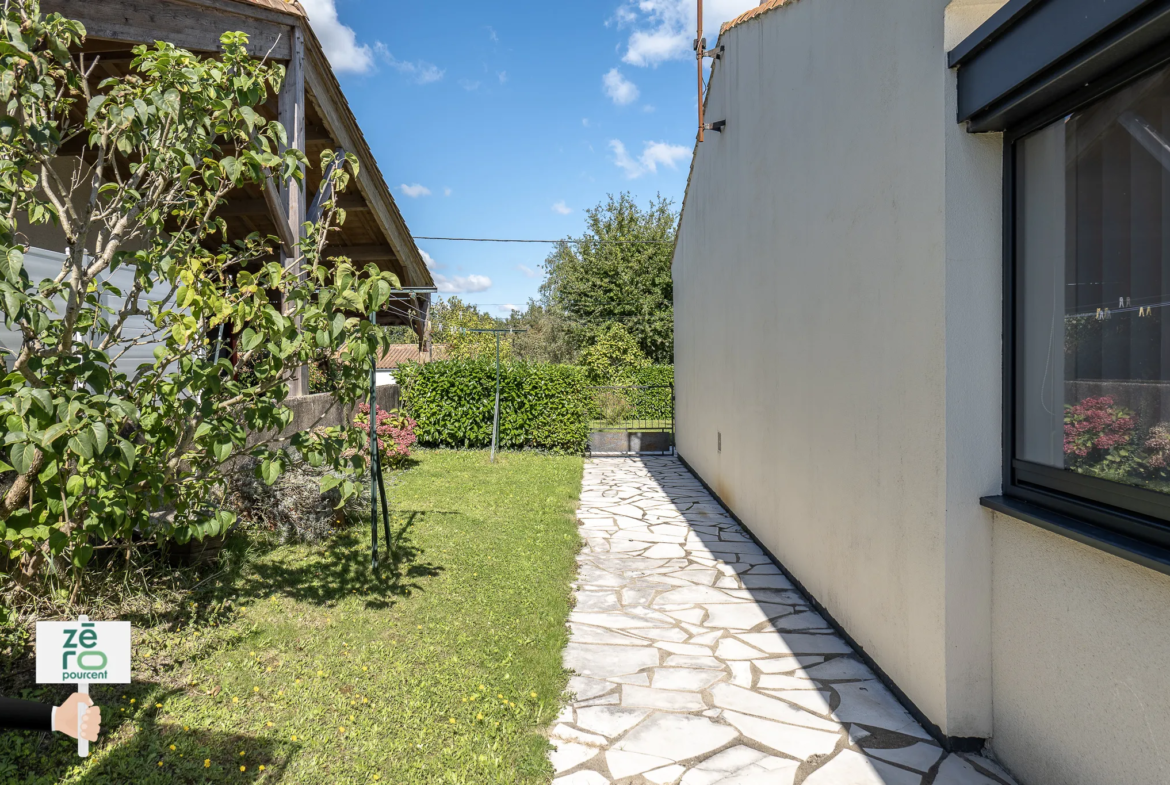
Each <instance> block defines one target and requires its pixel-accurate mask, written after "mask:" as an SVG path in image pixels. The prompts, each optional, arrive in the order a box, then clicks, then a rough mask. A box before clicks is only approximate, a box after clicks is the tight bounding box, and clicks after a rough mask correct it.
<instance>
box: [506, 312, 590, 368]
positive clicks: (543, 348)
mask: <svg viewBox="0 0 1170 785" xmlns="http://www.w3.org/2000/svg"><path fill="white" fill-rule="evenodd" d="M508 326H509V327H515V328H517V329H523V330H526V331H527V332H523V333H517V334H516V335H515V336H513V337H512V339H511V340H512V354H513V356H514V357H515V358H516V359H518V360H527V361H528V362H537V363H556V364H559V365H571V364H573V363H574V362H576V360H577V345H576V342H575V341H574V338H573V331H572V329H571V327H570V326H569V323H568V321H567V320H566V319H565V315H564V314H562V313H560V312H559V311H557V310H556V309H554V308H552V307H550V306H548V305H544V304H541V303H539V302H537V301H536V300H529V301H528V308H527V309H526V310H523V311H514V312H513V313H512V315H511V316H509V317H508Z"/></svg>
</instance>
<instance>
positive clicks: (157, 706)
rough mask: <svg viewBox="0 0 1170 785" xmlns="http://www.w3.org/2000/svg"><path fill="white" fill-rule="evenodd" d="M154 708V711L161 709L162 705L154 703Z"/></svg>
mask: <svg viewBox="0 0 1170 785" xmlns="http://www.w3.org/2000/svg"><path fill="white" fill-rule="evenodd" d="M154 707H155V708H156V709H161V708H162V704H161V703H156V704H154Z"/></svg>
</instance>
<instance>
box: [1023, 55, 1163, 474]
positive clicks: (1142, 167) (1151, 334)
mask: <svg viewBox="0 0 1170 785" xmlns="http://www.w3.org/2000/svg"><path fill="white" fill-rule="evenodd" d="M1016 173H1017V180H1016V203H1017V210H1018V212H1017V216H1016V239H1015V242H1016V246H1015V251H1016V258H1017V261H1018V266H1017V277H1016V287H1017V298H1016V308H1017V311H1016V325H1017V331H1018V338H1017V343H1016V363H1017V365H1016V384H1017V389H1016V400H1017V403H1016V406H1017V410H1016V445H1015V446H1016V456H1017V457H1019V458H1022V459H1024V460H1027V461H1032V462H1035V463H1041V464H1044V465H1047V466H1052V467H1056V468H1061V469H1065V470H1067V471H1073V472H1079V473H1082V474H1089V475H1093V476H1097V477H1102V478H1105V479H1110V480H1115V481H1118V482H1123V483H1127V484H1131V485H1138V486H1142V487H1146V488H1151V489H1153V490H1158V491H1163V492H1168V493H1170V78H1167V76H1166V71H1162V72H1159V73H1156V74H1154V75H1153V76H1151V77H1148V78H1146V79H1143V80H1142V81H1140V82H1138V83H1135V84H1133V85H1131V86H1130V87H1128V88H1127V89H1125V90H1124V91H1121V92H1119V93H1117V94H1114V95H1112V96H1109V97H1107V98H1105V99H1103V100H1101V101H1099V102H1097V103H1096V104H1095V105H1093V106H1091V107H1090V108H1088V109H1086V110H1083V111H1080V112H1077V113H1075V114H1073V115H1070V116H1068V117H1066V118H1064V119H1062V120H1060V121H1058V122H1056V123H1053V124H1052V125H1050V126H1048V127H1046V128H1044V129H1043V130H1041V131H1038V132H1037V133H1035V134H1032V135H1031V136H1029V137H1027V138H1025V139H1024V140H1022V141H1021V142H1020V143H1019V144H1018V146H1017V168H1016Z"/></svg>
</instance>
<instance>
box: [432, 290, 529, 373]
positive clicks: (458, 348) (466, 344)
mask: <svg viewBox="0 0 1170 785" xmlns="http://www.w3.org/2000/svg"><path fill="white" fill-rule="evenodd" d="M431 324H432V325H434V327H433V332H432V334H431V340H432V341H433V342H434V343H441V344H443V345H444V346H446V347H447V351H448V356H449V357H450V358H451V359H453V360H474V359H476V358H478V357H491V358H493V359H494V358H495V356H496V337H495V336H494V335H492V334H491V333H471V332H467V331H468V330H484V329H492V328H495V327H503V326H506V325H504V324H503V323H502V322H501V321H500V320H499V319H496V318H495V317H494V316H491V315H489V314H486V313H484V312H483V311H481V310H479V309H478V308H476V307H475V306H474V305H472V304H471V303H465V302H463V301H462V300H461V299H459V298H458V297H447V298H445V299H441V300H439V301H437V302H436V303H435V304H434V305H432V306H431ZM501 337H502V338H503V340H501V341H500V359H501V360H507V359H511V357H512V342H511V341H510V340H508V337H507V336H501Z"/></svg>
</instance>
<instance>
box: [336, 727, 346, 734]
mask: <svg viewBox="0 0 1170 785" xmlns="http://www.w3.org/2000/svg"><path fill="white" fill-rule="evenodd" d="M337 730H338V731H339V732H340V733H345V727H344V726H343V727H340V728H338V729H337Z"/></svg>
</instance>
